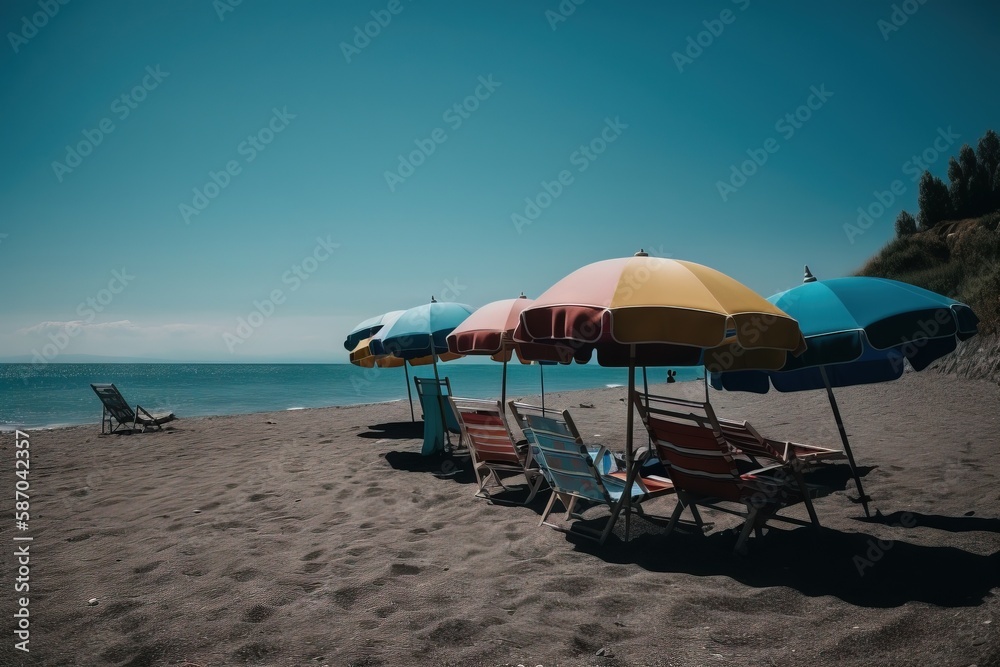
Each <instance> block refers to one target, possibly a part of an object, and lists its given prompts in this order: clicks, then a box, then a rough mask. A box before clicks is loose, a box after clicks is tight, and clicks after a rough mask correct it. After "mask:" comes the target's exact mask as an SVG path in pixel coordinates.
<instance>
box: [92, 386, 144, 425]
mask: <svg viewBox="0 0 1000 667" xmlns="http://www.w3.org/2000/svg"><path fill="white" fill-rule="evenodd" d="M90 388H91V389H93V390H94V393H95V394H97V397H98V398H99V399H101V403H103V404H104V409H105V410H107V411H108V412H109V413H110V414H111V416H112V417H114V418H115V419H116V420H117V421H118V423H120V424H125V423H128V422H132V421H135V412H133V411H132V408H130V407H129V405H128V403H126V402H125V398H124V397H123V396H122V394H121V392H120V391H118V387H116V386H115V385H113V384H91V385H90Z"/></svg>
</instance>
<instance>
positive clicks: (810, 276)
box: [802, 264, 816, 283]
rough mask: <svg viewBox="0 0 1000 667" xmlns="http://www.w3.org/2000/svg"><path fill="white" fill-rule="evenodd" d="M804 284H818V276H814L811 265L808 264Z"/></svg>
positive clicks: (803, 277)
mask: <svg viewBox="0 0 1000 667" xmlns="http://www.w3.org/2000/svg"><path fill="white" fill-rule="evenodd" d="M802 282H804V283H814V282H816V276H814V275H813V274H812V271H810V270H809V265H808V264H806V274H805V275H804V276H802Z"/></svg>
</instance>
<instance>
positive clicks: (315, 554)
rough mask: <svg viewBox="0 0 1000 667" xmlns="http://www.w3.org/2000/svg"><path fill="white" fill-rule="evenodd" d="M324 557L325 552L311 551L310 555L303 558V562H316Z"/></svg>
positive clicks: (319, 550)
mask: <svg viewBox="0 0 1000 667" xmlns="http://www.w3.org/2000/svg"><path fill="white" fill-rule="evenodd" d="M322 555H323V550H322V549H317V550H316V551H310V552H309V553H307V554H306V555H305V556H303V557H302V559H301V560H316V559H317V558H319V557H320V556H322Z"/></svg>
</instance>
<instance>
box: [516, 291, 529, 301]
mask: <svg viewBox="0 0 1000 667" xmlns="http://www.w3.org/2000/svg"><path fill="white" fill-rule="evenodd" d="M517 298H518V299H527V298H528V297H526V296H524V290H521V296H519V297H517Z"/></svg>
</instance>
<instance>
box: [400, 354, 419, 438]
mask: <svg viewBox="0 0 1000 667" xmlns="http://www.w3.org/2000/svg"><path fill="white" fill-rule="evenodd" d="M403 373H405V374H406V397H407V398H409V399H410V421H411V422H416V421H417V418H416V416H415V415H414V414H413V392H412V391H411V390H410V369H408V368H407V367H406V360H405V359H404V360H403Z"/></svg>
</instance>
